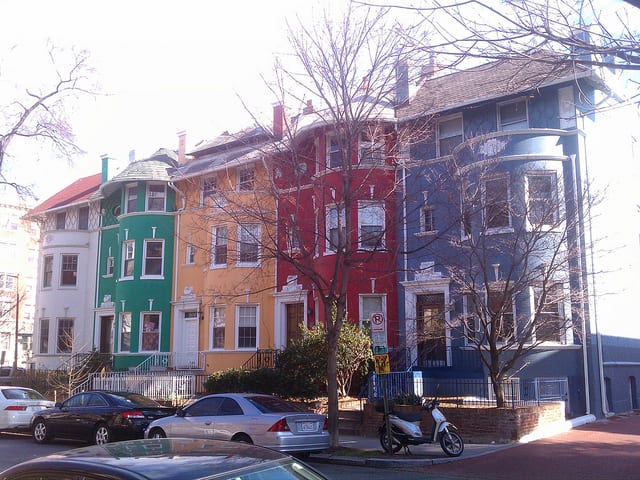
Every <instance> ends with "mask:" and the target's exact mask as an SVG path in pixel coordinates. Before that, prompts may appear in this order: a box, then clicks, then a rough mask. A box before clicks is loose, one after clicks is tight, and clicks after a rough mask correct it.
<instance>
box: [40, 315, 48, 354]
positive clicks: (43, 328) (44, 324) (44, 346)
mask: <svg viewBox="0 0 640 480" xmlns="http://www.w3.org/2000/svg"><path fill="white" fill-rule="evenodd" d="M39 351H40V353H49V319H48V318H41V319H40V350H39Z"/></svg>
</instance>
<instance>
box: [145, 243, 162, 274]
mask: <svg viewBox="0 0 640 480" xmlns="http://www.w3.org/2000/svg"><path fill="white" fill-rule="evenodd" d="M151 243H159V244H160V245H161V253H160V257H149V244H151ZM164 247H165V245H164V239H162V238H147V239H145V241H144V245H143V250H142V276H141V277H140V278H141V279H149V278H153V279H162V278H164ZM150 261H156V262H157V261H159V262H160V273H147V262H150Z"/></svg>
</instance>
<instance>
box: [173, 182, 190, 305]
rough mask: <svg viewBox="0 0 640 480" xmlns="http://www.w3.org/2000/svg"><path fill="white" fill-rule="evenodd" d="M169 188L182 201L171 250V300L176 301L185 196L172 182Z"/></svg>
mask: <svg viewBox="0 0 640 480" xmlns="http://www.w3.org/2000/svg"><path fill="white" fill-rule="evenodd" d="M168 185H169V188H170V189H171V190H173V191H174V192H176V194H178V196H179V197H180V198H181V200H182V206H181V207H179V208H178V210H177V211H176V214H177V215H176V231H175V233H174V236H175V242H174V249H173V265H174V266H175V268H174V269H173V299H174V300H175V299H177V298H178V268H177V266H178V261H179V258H178V255H179V250H180V249H179V248H178V242H179V241H180V223H181V222H180V219H181V218H182V212H183V211H184V208H185V205H186V202H187V200H186V196H185V194H184V193H183V192H182V190H180V189H178V188H177V187H176V186H175V185H174V183H173V182H172V181H170V182H169V183H168Z"/></svg>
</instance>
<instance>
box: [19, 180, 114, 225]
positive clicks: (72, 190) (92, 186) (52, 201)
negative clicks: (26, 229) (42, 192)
mask: <svg viewBox="0 0 640 480" xmlns="http://www.w3.org/2000/svg"><path fill="white" fill-rule="evenodd" d="M101 183H102V174H101V173H96V174H95V175H90V176H88V177H84V178H80V179H78V180H76V181H75V182H73V183H72V184H71V185H69V186H67V187H65V188H63V189H62V190H60V191H59V192H58V193H56V194H54V195H52V196H51V197H49V198H47V199H46V200H45V201H44V202H42V203H41V204H40V205H37V206H36V207H34V208H33V209H31V211H30V212H29V215H35V214H38V213H42V212H46V211H47V210H51V209H53V208H60V207H64V206H65V205H72V204H74V203H78V202H82V201H83V200H87V199H88V198H89V196H90V195H91V194H92V193H94V192H96V191H97V190H98V188H99V187H100V184H101Z"/></svg>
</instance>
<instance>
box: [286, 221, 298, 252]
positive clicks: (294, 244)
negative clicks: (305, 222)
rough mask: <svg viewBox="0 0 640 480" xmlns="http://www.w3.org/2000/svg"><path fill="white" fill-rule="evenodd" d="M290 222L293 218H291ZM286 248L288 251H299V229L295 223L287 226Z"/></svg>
mask: <svg viewBox="0 0 640 480" xmlns="http://www.w3.org/2000/svg"><path fill="white" fill-rule="evenodd" d="M291 221H292V223H293V222H294V220H293V219H292V220H291ZM287 248H288V249H289V251H290V252H299V251H300V230H299V228H298V226H297V225H291V226H289V227H287Z"/></svg>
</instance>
